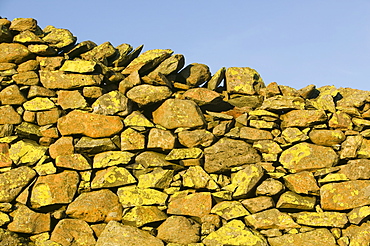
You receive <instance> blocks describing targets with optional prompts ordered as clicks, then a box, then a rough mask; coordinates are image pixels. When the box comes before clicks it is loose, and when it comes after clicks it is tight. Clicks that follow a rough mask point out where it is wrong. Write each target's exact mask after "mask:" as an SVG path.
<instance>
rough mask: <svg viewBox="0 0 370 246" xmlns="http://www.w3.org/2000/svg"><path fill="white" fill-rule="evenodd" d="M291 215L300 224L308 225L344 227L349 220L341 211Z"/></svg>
mask: <svg viewBox="0 0 370 246" xmlns="http://www.w3.org/2000/svg"><path fill="white" fill-rule="evenodd" d="M291 216H292V217H293V218H294V220H295V221H296V222H297V223H298V224H300V225H307V226H320V227H339V228H343V227H344V226H345V225H346V224H347V222H348V219H347V216H346V214H345V213H339V212H319V213H318V212H300V213H293V214H292V215H291Z"/></svg>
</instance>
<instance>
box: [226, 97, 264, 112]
mask: <svg viewBox="0 0 370 246" xmlns="http://www.w3.org/2000/svg"><path fill="white" fill-rule="evenodd" d="M231 96H232V97H231V98H230V99H229V100H227V102H228V103H229V104H231V105H233V106H235V107H238V108H243V107H247V108H253V109H254V108H258V107H260V106H261V105H262V102H263V98H262V97H261V96H250V95H248V96H242V94H234V96H233V95H231Z"/></svg>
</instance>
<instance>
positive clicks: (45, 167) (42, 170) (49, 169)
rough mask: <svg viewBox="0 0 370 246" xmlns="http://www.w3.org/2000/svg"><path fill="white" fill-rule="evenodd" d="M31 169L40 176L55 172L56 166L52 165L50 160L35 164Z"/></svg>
mask: <svg viewBox="0 0 370 246" xmlns="http://www.w3.org/2000/svg"><path fill="white" fill-rule="evenodd" d="M33 169H34V170H35V171H36V172H37V174H38V175H40V176H45V175H49V174H54V173H56V172H57V168H56V167H55V166H54V164H53V163H52V162H47V163H43V164H37V165H36V166H35V167H34V168H33Z"/></svg>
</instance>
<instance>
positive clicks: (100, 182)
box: [91, 166, 136, 189]
mask: <svg viewBox="0 0 370 246" xmlns="http://www.w3.org/2000/svg"><path fill="white" fill-rule="evenodd" d="M134 183H136V179H135V178H134V176H132V175H131V173H130V172H129V171H128V170H127V169H126V168H124V167H117V166H113V167H108V168H106V169H103V170H100V171H97V172H96V174H95V177H94V179H93V180H92V181H91V189H101V188H110V187H119V186H123V185H128V184H134Z"/></svg>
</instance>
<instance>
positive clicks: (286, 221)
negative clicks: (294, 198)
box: [244, 208, 300, 230]
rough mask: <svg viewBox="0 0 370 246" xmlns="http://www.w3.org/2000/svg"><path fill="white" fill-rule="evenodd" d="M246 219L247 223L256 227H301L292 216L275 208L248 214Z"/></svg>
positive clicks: (281, 228)
mask: <svg viewBox="0 0 370 246" xmlns="http://www.w3.org/2000/svg"><path fill="white" fill-rule="evenodd" d="M244 220H245V223H246V224H247V225H250V226H252V227H253V228H254V229H279V230H285V229H293V228H300V225H298V224H297V223H295V222H294V220H293V219H292V217H290V216H289V215H288V214H286V213H282V212H280V211H279V210H277V209H275V208H273V209H269V210H266V211H263V212H259V213H255V214H252V215H248V216H246V217H245V218H244Z"/></svg>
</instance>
